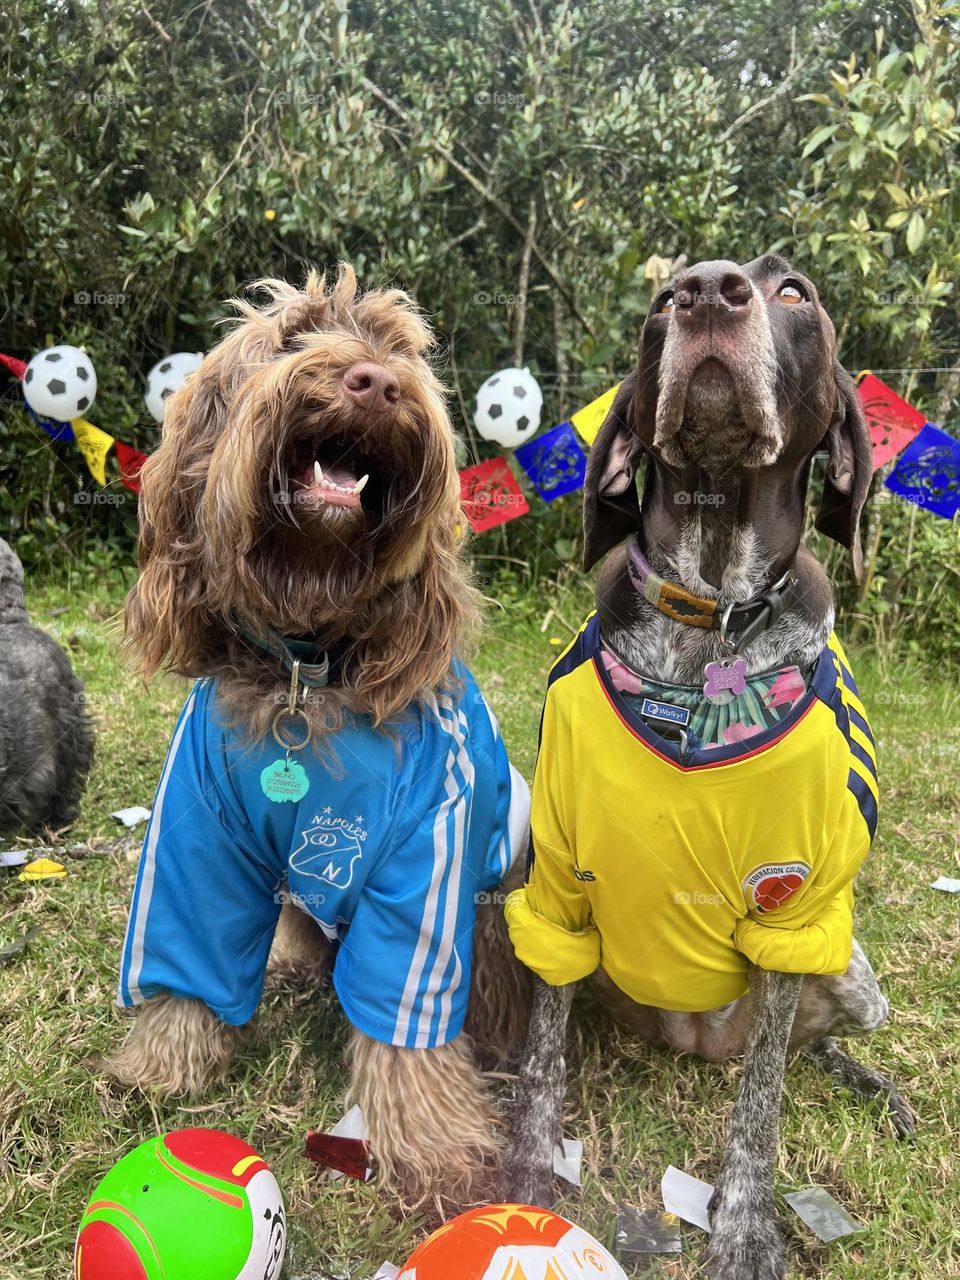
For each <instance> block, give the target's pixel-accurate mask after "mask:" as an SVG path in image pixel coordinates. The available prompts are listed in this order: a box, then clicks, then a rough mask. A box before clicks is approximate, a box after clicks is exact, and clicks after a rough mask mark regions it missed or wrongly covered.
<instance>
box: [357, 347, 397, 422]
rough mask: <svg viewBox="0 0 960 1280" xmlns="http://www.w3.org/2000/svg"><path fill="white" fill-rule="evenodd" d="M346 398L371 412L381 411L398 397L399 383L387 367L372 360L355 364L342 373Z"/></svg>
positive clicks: (394, 402)
mask: <svg viewBox="0 0 960 1280" xmlns="http://www.w3.org/2000/svg"><path fill="white" fill-rule="evenodd" d="M343 389H344V391H345V393H346V395H347V399H349V400H352V401H353V402H354V404H358V405H359V406H360V407H361V409H366V410H368V411H369V412H371V413H382V412H383V410H384V409H386V408H388V406H390V405H392V404H396V403H397V401H398V400H399V399H400V383H399V382H398V381H397V380H396V378H395V377H394V376H393V374H392V373H391V372H390V370H389V369H387V368H385V367H384V366H383V365H382V364H377V363H375V362H374V361H373V360H364V361H363V362H362V363H360V364H355V365H354V366H353V368H351V369H348V370H347V372H346V373H345V374H344V375H343Z"/></svg>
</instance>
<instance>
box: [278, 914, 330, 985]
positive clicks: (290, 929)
mask: <svg viewBox="0 0 960 1280" xmlns="http://www.w3.org/2000/svg"><path fill="white" fill-rule="evenodd" d="M332 962H333V947H332V946H331V944H330V942H329V940H328V939H327V936H326V934H325V933H324V932H323V930H322V929H321V928H320V926H319V925H318V924H317V922H316V920H314V918H313V916H311V915H308V914H307V912H306V911H302V910H301V909H300V908H299V907H297V906H295V905H294V904H293V903H292V902H287V903H285V904H284V907H283V910H282V911H281V912H280V919H279V921H278V923H277V931H276V933H275V934H274V935H273V945H272V946H271V948H270V961H269V964H268V966H267V977H268V979H269V980H271V981H273V982H274V983H276V982H278V981H279V982H295V983H297V985H301V984H302V983H303V982H304V981H306V982H311V983H315V984H318V985H323V986H327V985H329V981H330V972H331V968H332Z"/></svg>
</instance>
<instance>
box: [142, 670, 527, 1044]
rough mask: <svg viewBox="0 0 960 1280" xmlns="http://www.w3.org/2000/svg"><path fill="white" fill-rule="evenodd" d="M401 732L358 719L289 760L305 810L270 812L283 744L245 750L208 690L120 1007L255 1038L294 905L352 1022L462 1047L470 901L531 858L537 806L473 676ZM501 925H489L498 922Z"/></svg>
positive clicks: (187, 741) (149, 844)
mask: <svg viewBox="0 0 960 1280" xmlns="http://www.w3.org/2000/svg"><path fill="white" fill-rule="evenodd" d="M457 675H458V676H459V678H460V681H461V682H462V688H461V690H460V692H459V693H457V694H449V693H446V694H440V695H438V697H437V698H436V699H435V700H433V701H432V702H431V703H430V704H429V705H425V706H419V707H412V708H411V709H410V712H409V715H408V716H407V717H406V718H404V719H403V720H402V721H401V722H400V723H399V724H398V725H397V726H396V730H395V732H393V733H390V734H387V733H382V732H378V731H377V730H375V729H373V728H372V727H371V726H370V724H369V721H367V720H364V719H355V720H353V721H352V722H348V723H347V724H346V725H345V726H344V727H343V728H342V729H341V730H340V731H339V732H337V733H336V734H334V735H332V736H330V737H328V738H325V739H324V740H323V746H322V754H320V755H318V754H316V753H315V752H314V751H313V750H312V749H311V748H309V747H308V748H307V749H306V750H304V751H301V752H299V753H298V754H297V755H296V756H295V757H294V759H295V760H296V761H297V762H298V763H299V764H301V765H302V766H303V768H304V770H305V771H306V779H307V784H308V785H307V789H306V793H305V794H303V795H302V796H301V797H300V798H299V799H298V798H292V799H286V800H279V801H278V800H272V799H268V797H267V795H266V794H265V793H264V790H263V788H262V786H261V774H262V773H263V771H264V770H265V769H268V768H269V766H270V765H271V764H273V763H275V762H276V761H277V760H280V761H282V760H283V756H284V753H283V751H282V750H281V749H280V748H279V747H278V746H277V744H276V742H275V741H274V740H273V738H272V737H271V738H269V739H267V740H265V741H261V742H253V743H252V742H250V741H249V739H247V738H244V737H243V735H242V734H241V733H239V732H238V731H237V730H236V729H233V728H230V727H228V726H227V725H225V724H224V723H223V721H222V720H221V719H220V717H219V716H218V714H217V700H216V684H215V682H214V681H210V680H203V681H200V682H199V683H198V684H197V685H195V687H194V688H193V690H192V692H191V693H190V696H189V698H188V699H187V702H186V705H185V706H184V708H183V711H182V712H181V714H180V719H179V720H178V722H177V727H176V730H175V732H174V735H173V741H172V743H171V745H170V750H169V753H168V755H167V760H166V764H165V765H164V768H163V773H162V775H161V778H160V784H159V786H158V788H157V794H156V799H155V801H154V808H153V814H152V817H151V819H150V823H149V825H148V827H147V832H146V836H145V839H144V844H143V850H142V853H141V856H140V867H139V871H138V874H137V883H136V888H135V890H134V896H133V904H132V907H131V912H130V920H129V924H128V926H127V937H126V942H125V944H124V950H123V964H122V972H121V978H120V1002H121V1003H122V1004H124V1005H128V1006H132V1005H136V1004H139V1003H141V1002H142V1001H143V1000H145V999H148V998H149V997H151V996H156V995H160V994H162V993H168V994H171V995H174V996H181V997H193V998H195V999H199V1000H202V1001H203V1002H204V1003H205V1004H206V1005H208V1006H209V1008H211V1009H212V1010H213V1011H214V1012H215V1013H216V1014H217V1016H218V1017H220V1018H221V1019H222V1020H223V1021H224V1022H228V1023H233V1024H235V1025H238V1024H240V1023H243V1022H246V1021H248V1020H249V1019H250V1018H251V1017H252V1015H253V1013H254V1010H255V1009H256V1007H257V1004H258V1003H259V1000H260V995H261V992H262V989H263V978H264V972H265V970H266V964H267V957H268V955H269V952H270V944H271V942H272V939H273V934H274V930H275V928H276V923H277V919H278V916H279V913H280V907H281V904H282V901H283V897H284V894H285V893H286V892H288V893H289V895H290V896H291V897H292V898H293V899H294V901H296V902H297V903H298V904H299V905H300V906H301V907H303V908H304V909H306V910H307V911H309V913H310V914H311V915H312V916H313V917H314V919H315V920H316V921H317V922H318V924H319V925H320V926H321V928H322V929H323V931H324V933H325V934H326V935H327V937H328V938H330V939H331V940H332V941H334V942H335V943H336V944H337V957H336V963H335V966H334V985H335V987H336V990H337V994H338V995H339V997H340V1001H341V1004H342V1005H343V1008H344V1011H345V1013H346V1015H347V1017H348V1018H349V1019H350V1021H351V1022H352V1023H353V1024H354V1026H356V1027H357V1028H358V1029H359V1030H360V1031H362V1032H364V1034H366V1035H368V1036H371V1037H372V1038H374V1039H376V1040H381V1041H384V1042H386V1043H389V1044H395V1045H399V1046H403V1047H406V1048H417V1049H421V1048H432V1047H435V1046H437V1045H442V1044H446V1043H447V1042H448V1041H450V1040H452V1039H454V1038H455V1037H456V1036H457V1035H458V1034H459V1033H460V1031H461V1029H462V1027H463V1023H464V1018H465V1016H466V1008H467V998H468V994H469V989H470V962H471V951H472V939H473V926H474V921H475V916H476V905H477V903H476V900H477V895H478V894H480V893H484V892H486V891H488V890H490V889H491V888H493V887H494V886H495V885H497V884H499V883H500V881H501V880H502V879H503V878H504V876H505V875H506V874H507V872H508V871H509V870H510V867H511V866H512V865H513V863H514V862H515V860H516V859H517V858H518V857H519V856H521V855H522V854H524V853H525V852H526V839H527V825H528V819H529V803H530V801H529V793H528V790H527V786H526V783H525V782H524V781H523V779H522V778H521V776H520V775H519V774H518V773H517V772H516V770H515V769H514V768H513V767H512V765H510V764H509V762H508V760H507V754H506V750H505V748H504V745H503V742H502V740H501V738H500V733H499V728H498V725H497V722H496V719H495V717H494V716H493V714H492V713H491V712H490V710H489V708H488V706H487V704H486V702H485V701H484V699H483V695H482V694H481V693H480V691H479V690H478V688H477V686H476V684H475V683H474V681H473V678H472V676H471V675H470V673H469V672H468V671H467V670H466V669H465V668H462V667H458V668H457ZM488 909H491V908H488Z"/></svg>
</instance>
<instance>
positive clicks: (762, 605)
mask: <svg viewBox="0 0 960 1280" xmlns="http://www.w3.org/2000/svg"><path fill="white" fill-rule="evenodd" d="M795 581H796V579H795V578H794V577H793V576H792V571H791V570H790V569H788V570H787V572H786V573H785V574H784V575H783V577H782V578H781V579H780V580H779V582H775V583H774V585H773V586H772V587H771V588H770V590H769V591H765V592H764V593H763V595H762V596H760V598H759V599H758V600H757V602H756V604H755V605H750V606H743V605H741V606H740V608H741V609H743V608H745V607H746V608H750V609H751V610H752V609H754V608H757V610H758V612H757V614H756V616H755V617H753V618H751V619H750V621H749V622H748V623H747V625H746V626H745V627H744V628H743V630H742V631H739V632H738V633H737V635H736V637H735V638H733V639H731V637H730V634H729V629H730V618H731V616H732V614H733V611H734V609H735V608H736V607H737V606H736V605H735V604H734V603H733V601H731V602H730V604H728V605H727V607H726V609H724V611H723V617H722V618H721V620H720V642H721V644H724V645H726V646H727V647H728V648H729V649H730V650H731V652H733V653H739V651H740V650H741V649H743V648H745V647H746V646H747V645H748V644H750V643H751V642H752V641H754V640H756V638H757V636H759V635H762V634H763V633H764V631H769V630H770V628H771V627H775V626H776V625H777V623H778V622H779V621H780V619H781V618H782V617H783V594H782V593H783V591H784V589H785V588H786V587H787V586H792V585H793V583H794V582H795Z"/></svg>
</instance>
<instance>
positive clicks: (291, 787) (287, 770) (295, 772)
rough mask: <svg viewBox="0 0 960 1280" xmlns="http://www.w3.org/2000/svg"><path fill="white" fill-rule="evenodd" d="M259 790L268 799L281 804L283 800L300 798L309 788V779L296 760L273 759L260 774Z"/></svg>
mask: <svg viewBox="0 0 960 1280" xmlns="http://www.w3.org/2000/svg"><path fill="white" fill-rule="evenodd" d="M260 790H261V791H262V792H263V794H264V795H265V796H266V797H267V799H268V800H273V801H274V803H275V804H283V802H284V800H302V799H303V797H304V796H305V795H306V794H307V792H308V791H309V790H310V779H309V778H308V777H307V771H306V769H304V767H303V765H302V764H298V763H297V761H296V760H274V762H273V764H268V765H267V767H266V768H265V769H264V770H263V772H262V773H261V774H260Z"/></svg>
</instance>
